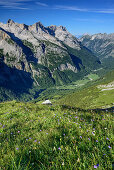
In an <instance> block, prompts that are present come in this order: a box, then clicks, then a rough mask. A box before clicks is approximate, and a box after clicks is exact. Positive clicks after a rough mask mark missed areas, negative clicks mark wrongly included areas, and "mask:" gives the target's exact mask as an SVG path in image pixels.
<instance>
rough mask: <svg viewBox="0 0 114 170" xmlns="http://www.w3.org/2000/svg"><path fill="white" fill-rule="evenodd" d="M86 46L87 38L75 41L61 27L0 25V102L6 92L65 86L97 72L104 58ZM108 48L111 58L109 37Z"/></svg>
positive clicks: (7, 93) (10, 23)
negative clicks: (94, 71)
mask: <svg viewBox="0 0 114 170" xmlns="http://www.w3.org/2000/svg"><path fill="white" fill-rule="evenodd" d="M98 37H99V36H98ZM104 37H106V36H105V35H104ZM107 37H108V36H107ZM110 37H111V38H112V37H114V36H113V34H112V36H109V40H110V39H111V38H110ZM91 39H93V40H94V39H96V38H91ZM106 39H107V38H106ZM106 41H108V40H106ZM90 42H91V40H90ZM103 43H104V41H103ZM88 44H89V40H88V39H87V38H85V37H82V38H81V39H77V38H76V37H75V36H73V35H72V34H71V33H69V32H68V31H67V29H66V28H65V27H63V26H55V25H51V26H48V27H45V26H43V24H42V23H41V22H37V23H35V24H33V25H29V26H28V25H26V24H19V23H16V22H14V21H13V20H11V19H9V20H8V21H7V23H6V24H3V23H0V91H1V94H2V97H1V99H0V100H2V98H5V97H6V96H8V95H9V93H11V94H12V93H13V96H18V95H20V94H21V93H22V94H23V93H29V92H28V89H33V88H39V89H41V88H47V87H51V86H55V85H64V84H68V83H71V82H73V81H76V80H77V79H79V78H83V76H84V75H86V74H88V73H90V72H91V71H92V70H96V69H100V68H101V67H102V64H101V61H100V60H101V59H102V58H103V57H104V58H106V55H104V53H103V52H102V51H103V49H101V51H100V50H99V54H100V55H98V53H97V52H95V50H93V49H96V48H95V47H91V48H90V46H89V45H88ZM111 45H112V46H111ZM95 46H96V45H95ZM98 46H99V45H98ZM109 46H110V51H109V53H108V54H109V55H108V57H110V55H111V57H112V56H113V50H112V48H113V38H112V40H111V42H110V43H109ZM103 48H104V47H103ZM106 49H107V48H106ZM111 50H112V51H111ZM11 94H10V96H11ZM35 95H36V93H35ZM6 98H7V97H6Z"/></svg>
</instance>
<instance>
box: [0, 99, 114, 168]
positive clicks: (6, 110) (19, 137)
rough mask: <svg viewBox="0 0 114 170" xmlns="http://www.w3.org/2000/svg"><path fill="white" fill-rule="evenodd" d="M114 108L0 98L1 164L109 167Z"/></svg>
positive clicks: (39, 166)
mask: <svg viewBox="0 0 114 170" xmlns="http://www.w3.org/2000/svg"><path fill="white" fill-rule="evenodd" d="M112 113H113V112H112V111H111V110H108V109H107V110H100V111H99V110H98V111H97V110H81V109H76V108H72V107H67V106H59V105H55V104H53V105H50V106H48V105H41V104H39V103H30V102H28V103H21V102H16V101H12V102H5V103H0V152H1V153H0V168H1V169H3V170H36V169H41V170H42V169H43V170H47V169H50V170H51V169H57V170H58V169H61V170H66V169H71V170H83V169H85V170H87V169H89V170H92V169H96V168H97V169H99V170H101V169H102V170H109V169H113V137H114V136H113V122H112V120H113V114H112Z"/></svg>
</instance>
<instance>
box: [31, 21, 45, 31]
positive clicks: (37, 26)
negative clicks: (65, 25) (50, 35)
mask: <svg viewBox="0 0 114 170" xmlns="http://www.w3.org/2000/svg"><path fill="white" fill-rule="evenodd" d="M29 30H31V31H34V32H37V33H38V32H39V31H40V32H41V31H43V32H46V29H45V27H44V26H43V24H42V23H41V22H40V21H39V22H36V23H35V24H33V25H30V26H29Z"/></svg>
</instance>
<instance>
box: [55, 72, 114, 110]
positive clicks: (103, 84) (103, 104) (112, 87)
mask: <svg viewBox="0 0 114 170" xmlns="http://www.w3.org/2000/svg"><path fill="white" fill-rule="evenodd" d="M58 103H59V104H62V105H67V106H72V107H79V108H84V109H97V108H110V107H113V106H114V71H111V72H109V73H108V74H107V75H105V76H104V77H102V78H101V79H98V80H96V81H95V82H94V83H93V85H90V86H89V87H88V86H86V87H85V88H83V89H80V90H78V91H76V92H75V91H74V92H73V93H71V94H69V95H66V96H65V97H63V98H62V99H60V101H59V102H58Z"/></svg>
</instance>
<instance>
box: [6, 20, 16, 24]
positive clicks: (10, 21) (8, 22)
mask: <svg viewBox="0 0 114 170" xmlns="http://www.w3.org/2000/svg"><path fill="white" fill-rule="evenodd" d="M12 24H15V22H14V21H13V20H11V19H8V21H7V25H12Z"/></svg>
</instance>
